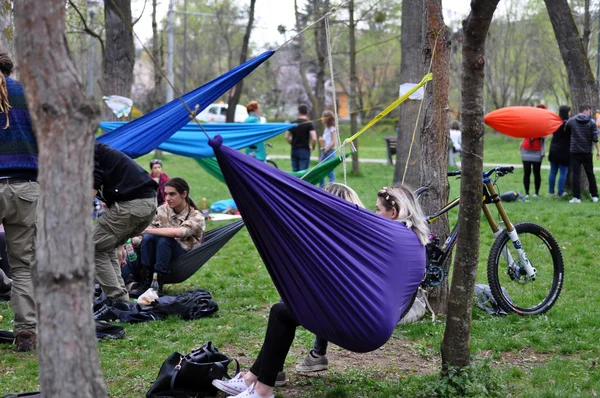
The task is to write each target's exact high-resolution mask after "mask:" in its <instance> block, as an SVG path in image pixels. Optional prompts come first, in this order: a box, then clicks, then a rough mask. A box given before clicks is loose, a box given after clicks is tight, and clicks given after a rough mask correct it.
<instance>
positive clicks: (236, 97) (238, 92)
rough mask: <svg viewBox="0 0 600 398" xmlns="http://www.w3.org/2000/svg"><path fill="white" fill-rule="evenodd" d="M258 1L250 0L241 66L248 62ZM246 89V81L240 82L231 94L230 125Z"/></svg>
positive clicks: (228, 105) (227, 119)
mask: <svg viewBox="0 0 600 398" xmlns="http://www.w3.org/2000/svg"><path fill="white" fill-rule="evenodd" d="M255 4H256V0H250V11H249V12H248V25H246V33H244V41H243V43H242V51H241V52H240V65H241V64H243V63H244V62H246V60H247V59H248V43H249V42H250V34H251V33H252V25H254V5H255ZM243 89H244V80H243V79H242V80H240V82H239V83H238V84H236V85H235V87H233V90H231V92H230V94H229V101H227V118H226V121H227V122H228V123H232V122H233V121H234V119H235V108H236V105H237V104H238V102H240V97H241V96H242V90H243Z"/></svg>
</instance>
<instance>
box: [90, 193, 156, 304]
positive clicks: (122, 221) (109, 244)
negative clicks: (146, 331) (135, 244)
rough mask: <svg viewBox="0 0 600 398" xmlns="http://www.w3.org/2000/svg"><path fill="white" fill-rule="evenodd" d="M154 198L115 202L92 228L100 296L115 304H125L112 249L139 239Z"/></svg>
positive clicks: (124, 290) (149, 219)
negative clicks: (134, 238) (102, 295)
mask: <svg viewBox="0 0 600 398" xmlns="http://www.w3.org/2000/svg"><path fill="white" fill-rule="evenodd" d="M155 214H156V198H149V199H135V200H130V201H127V202H116V203H115V204H113V205H112V206H111V207H110V209H108V211H107V212H106V213H104V215H103V216H102V217H100V218H98V223H97V224H96V227H95V228H94V246H95V254H94V256H95V257H94V259H95V265H96V280H97V281H98V283H99V284H100V286H102V290H104V293H105V294H106V295H107V296H108V297H110V298H112V299H113V300H116V301H128V300H129V293H128V292H127V288H126V287H125V282H123V278H122V277H121V267H120V264H119V261H118V260H117V252H116V250H115V249H116V248H117V247H118V246H119V245H123V244H124V243H125V242H126V241H127V239H129V238H131V237H133V236H137V235H140V234H141V233H142V231H144V230H145V229H146V227H147V226H148V225H150V223H151V222H152V220H153V219H154V216H155Z"/></svg>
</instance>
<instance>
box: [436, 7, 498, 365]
mask: <svg viewBox="0 0 600 398" xmlns="http://www.w3.org/2000/svg"><path fill="white" fill-rule="evenodd" d="M498 1H499V0H472V1H471V13H470V14H469V16H468V17H467V19H465V20H464V21H463V50H462V54H463V76H462V85H461V92H462V104H461V109H462V111H463V114H462V115H463V119H462V122H463V123H462V127H463V130H462V149H463V150H462V155H461V156H462V176H461V182H460V199H461V200H460V209H459V212H458V219H459V220H460V224H459V226H458V241H457V244H456V256H455V258H454V272H453V274H452V286H451V288H450V297H449V299H448V316H447V317H446V330H445V331H444V338H443V340H442V347H441V351H442V369H443V370H444V371H447V370H448V367H458V368H460V369H464V368H465V367H467V366H468V365H469V358H470V352H469V339H470V335H471V310H472V306H473V291H474V288H475V278H476V276H477V264H478V261H479V227H480V225H479V221H480V216H481V189H482V188H481V173H482V171H483V135H484V126H483V79H484V65H485V58H484V55H485V39H486V37H487V32H488V29H489V27H490V23H491V22H492V16H493V15H494V11H495V10H496V7H497V5H498Z"/></svg>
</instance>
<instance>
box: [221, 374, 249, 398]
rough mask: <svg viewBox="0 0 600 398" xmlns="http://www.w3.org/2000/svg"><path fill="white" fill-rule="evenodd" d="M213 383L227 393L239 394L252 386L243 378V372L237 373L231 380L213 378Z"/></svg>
mask: <svg viewBox="0 0 600 398" xmlns="http://www.w3.org/2000/svg"><path fill="white" fill-rule="evenodd" d="M212 385H213V386H215V387H217V389H219V390H221V391H223V392H224V393H225V394H229V395H237V394H239V393H242V392H244V391H246V390H247V389H249V388H250V386H249V385H247V384H246V381H245V380H244V379H243V378H242V373H241V372H240V373H238V374H236V375H235V376H234V377H232V378H231V379H229V380H217V379H215V380H213V381H212Z"/></svg>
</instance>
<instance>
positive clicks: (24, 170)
mask: <svg viewBox="0 0 600 398" xmlns="http://www.w3.org/2000/svg"><path fill="white" fill-rule="evenodd" d="M12 71H13V63H12V60H11V59H10V58H9V56H8V54H6V53H5V52H0V129H2V130H0V224H3V225H4V230H5V233H6V249H7V254H8V262H9V264H10V266H11V269H10V272H11V276H12V290H11V295H10V305H11V307H12V309H13V312H14V314H15V319H14V323H13V330H14V333H15V336H16V338H15V349H16V350H17V351H31V350H33V349H35V346H36V327H37V319H36V308H35V300H34V295H33V282H32V280H31V271H32V268H33V266H34V261H35V234H36V228H35V224H36V209H37V203H38V196H39V186H38V183H37V175H38V148H37V140H36V138H35V134H34V132H33V127H32V125H31V119H30V118H29V111H28V110H27V104H26V102H25V93H24V92H23V87H22V85H21V83H20V82H18V81H17V80H13V79H11V78H10V77H9V76H10V74H11V73H12Z"/></svg>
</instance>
